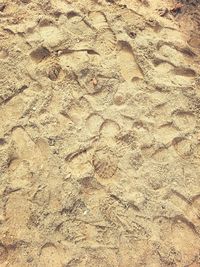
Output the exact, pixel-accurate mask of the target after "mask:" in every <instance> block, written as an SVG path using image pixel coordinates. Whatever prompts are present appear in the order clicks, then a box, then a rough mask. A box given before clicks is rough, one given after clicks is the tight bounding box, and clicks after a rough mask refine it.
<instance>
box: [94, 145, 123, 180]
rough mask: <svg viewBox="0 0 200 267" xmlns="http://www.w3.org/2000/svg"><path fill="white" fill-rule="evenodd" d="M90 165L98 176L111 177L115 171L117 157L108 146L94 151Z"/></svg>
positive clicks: (102, 177)
mask: <svg viewBox="0 0 200 267" xmlns="http://www.w3.org/2000/svg"><path fill="white" fill-rule="evenodd" d="M92 165H93V167H94V170H95V173H96V174H97V176H98V177H99V178H101V179H111V178H112V177H113V176H114V175H115V173H116V171H117V168H118V159H117V157H116V155H115V153H113V152H112V151H111V150H109V149H108V148H106V149H100V150H96V151H95V153H94V155H93V159H92Z"/></svg>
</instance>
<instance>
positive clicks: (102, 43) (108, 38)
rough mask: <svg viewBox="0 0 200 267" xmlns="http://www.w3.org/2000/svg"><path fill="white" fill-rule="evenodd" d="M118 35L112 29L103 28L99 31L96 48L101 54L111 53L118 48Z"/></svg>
mask: <svg viewBox="0 0 200 267" xmlns="http://www.w3.org/2000/svg"><path fill="white" fill-rule="evenodd" d="M116 42H117V41H116V36H115V34H114V33H113V32H112V30H111V29H106V30H101V31H99V32H98V33H97V38H96V42H95V50H96V51H98V53H99V54H100V55H106V56H108V55H110V54H111V53H113V51H115V49H116Z"/></svg>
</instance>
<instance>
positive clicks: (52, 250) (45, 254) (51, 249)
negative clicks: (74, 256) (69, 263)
mask: <svg viewBox="0 0 200 267" xmlns="http://www.w3.org/2000/svg"><path fill="white" fill-rule="evenodd" d="M39 266H41V267H46V266H49V267H62V266H63V265H62V262H61V259H60V255H59V252H58V250H57V248H56V246H55V245H54V244H52V243H47V244H45V245H44V246H43V247H42V249H41V253H40V259H39Z"/></svg>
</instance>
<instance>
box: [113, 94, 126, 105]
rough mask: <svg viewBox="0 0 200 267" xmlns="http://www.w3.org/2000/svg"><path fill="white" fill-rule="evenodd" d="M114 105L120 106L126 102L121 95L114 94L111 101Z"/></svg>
mask: <svg viewBox="0 0 200 267" xmlns="http://www.w3.org/2000/svg"><path fill="white" fill-rule="evenodd" d="M113 101H114V103H115V105H117V106H120V105H123V104H124V103H125V102H126V99H125V97H124V96H123V95H122V94H116V95H115V96H114V99H113Z"/></svg>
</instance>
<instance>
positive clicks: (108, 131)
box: [100, 120, 120, 138]
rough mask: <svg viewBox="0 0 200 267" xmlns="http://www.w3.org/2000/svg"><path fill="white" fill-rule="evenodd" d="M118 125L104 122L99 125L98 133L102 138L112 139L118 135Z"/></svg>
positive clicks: (109, 121) (111, 121)
mask: <svg viewBox="0 0 200 267" xmlns="http://www.w3.org/2000/svg"><path fill="white" fill-rule="evenodd" d="M119 130H120V127H119V124H118V123H116V122H115V121H113V120H105V121H104V122H103V124H102V125H101V128H100V132H101V135H102V137H104V138H109V137H110V138H114V137H115V136H117V134H118V133H119Z"/></svg>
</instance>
